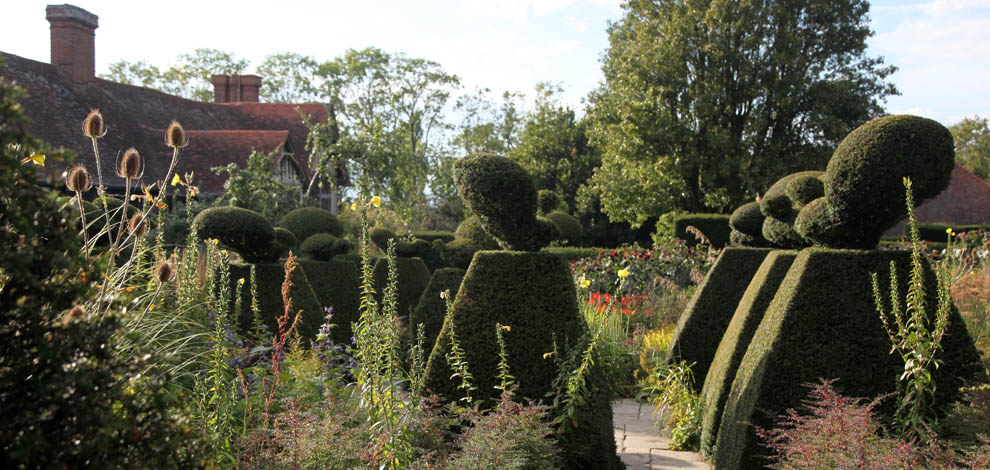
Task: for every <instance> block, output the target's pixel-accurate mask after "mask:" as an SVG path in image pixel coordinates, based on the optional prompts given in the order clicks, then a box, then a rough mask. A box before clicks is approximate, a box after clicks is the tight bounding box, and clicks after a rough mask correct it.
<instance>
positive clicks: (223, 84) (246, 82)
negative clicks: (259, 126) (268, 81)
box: [210, 75, 261, 103]
mask: <svg viewBox="0 0 990 470" xmlns="http://www.w3.org/2000/svg"><path fill="white" fill-rule="evenodd" d="M210 81H211V82H213V101H214V102H216V103H236V102H251V103H257V102H258V92H259V91H260V89H261V77H259V76H257V75H213V76H212V77H210Z"/></svg>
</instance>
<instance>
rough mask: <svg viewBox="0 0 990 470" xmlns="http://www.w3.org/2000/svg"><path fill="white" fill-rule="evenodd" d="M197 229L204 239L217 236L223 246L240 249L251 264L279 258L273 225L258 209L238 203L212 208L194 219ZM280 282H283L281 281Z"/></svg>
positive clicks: (243, 256)
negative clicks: (235, 205) (254, 209)
mask: <svg viewBox="0 0 990 470" xmlns="http://www.w3.org/2000/svg"><path fill="white" fill-rule="evenodd" d="M193 229H194V230H196V233H197V234H199V237H200V239H202V240H208V239H216V240H217V241H218V242H219V243H220V246H222V247H224V248H227V249H229V250H232V251H235V252H237V254H239V255H241V257H242V258H244V261H247V262H249V263H255V262H267V261H273V260H274V259H276V258H277V253H275V251H276V250H275V249H274V247H273V242H274V240H275V231H274V229H272V224H270V223H269V222H268V221H267V220H265V218H264V217H262V216H261V214H259V213H257V212H255V211H252V210H249V209H241V208H240V207H234V206H220V207H211V208H209V209H206V210H204V211H203V212H200V213H199V214H198V215H197V216H196V218H195V219H193ZM277 285H281V280H280V281H279V284H277ZM276 290H278V289H276Z"/></svg>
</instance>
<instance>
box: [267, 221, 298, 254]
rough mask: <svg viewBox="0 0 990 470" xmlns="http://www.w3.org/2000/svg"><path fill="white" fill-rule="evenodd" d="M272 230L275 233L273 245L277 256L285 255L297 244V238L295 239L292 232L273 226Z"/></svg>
mask: <svg viewBox="0 0 990 470" xmlns="http://www.w3.org/2000/svg"><path fill="white" fill-rule="evenodd" d="M273 230H274V233H275V240H274V247H275V250H276V252H277V254H278V257H282V256H285V255H287V254H288V253H289V250H291V249H293V248H295V246H296V245H298V244H299V240H296V236H295V235H293V234H292V232H290V231H288V230H286V229H284V228H282V227H274V228H273Z"/></svg>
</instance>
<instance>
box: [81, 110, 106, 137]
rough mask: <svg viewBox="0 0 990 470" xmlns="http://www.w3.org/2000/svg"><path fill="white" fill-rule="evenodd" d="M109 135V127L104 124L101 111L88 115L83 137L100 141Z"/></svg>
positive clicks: (91, 112)
mask: <svg viewBox="0 0 990 470" xmlns="http://www.w3.org/2000/svg"><path fill="white" fill-rule="evenodd" d="M106 134H107V126H106V125H105V124H103V115H102V114H100V110H98V109H94V110H92V111H90V112H89V114H88V115H86V120H84V121H83V135H85V136H87V137H90V138H93V139H99V138H100V137H103V136H104V135H106Z"/></svg>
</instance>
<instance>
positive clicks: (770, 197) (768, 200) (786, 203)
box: [760, 170, 824, 219]
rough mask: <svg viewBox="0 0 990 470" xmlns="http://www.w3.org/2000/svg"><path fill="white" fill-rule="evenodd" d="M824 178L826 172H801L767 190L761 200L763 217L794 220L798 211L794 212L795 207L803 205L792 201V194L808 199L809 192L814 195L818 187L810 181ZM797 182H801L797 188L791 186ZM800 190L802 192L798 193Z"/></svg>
mask: <svg viewBox="0 0 990 470" xmlns="http://www.w3.org/2000/svg"><path fill="white" fill-rule="evenodd" d="M823 176H824V172H821V171H814V170H812V171H799V172H797V173H791V174H789V175H787V176H784V177H783V178H781V179H779V180H777V182H776V183H774V184H772V185H771V186H770V188H768V189H767V192H766V193H765V194H764V195H763V198H762V199H761V200H760V210H761V211H762V212H763V215H765V216H768V217H776V218H778V219H788V218H793V217H794V215H796V211H795V210H794V209H795V207H800V206H801V204H802V203H801V202H800V201H797V200H795V199H792V198H791V197H790V193H795V194H804V195H805V197H807V193H808V192H809V191H810V193H811V194H814V193H813V191H814V188H815V187H817V185H816V184H814V183H812V182H811V181H810V179H812V178H822V177H823ZM795 180H798V181H801V182H800V183H796V185H795V186H791V182H792V181H795ZM788 188H791V190H790V191H788ZM799 189H800V190H801V191H797V190H799ZM822 195H823V194H818V195H817V196H815V197H814V198H817V197H820V196H822ZM814 198H812V199H814ZM809 201H810V200H809ZM805 203H806V202H805Z"/></svg>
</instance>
